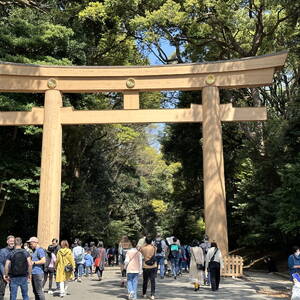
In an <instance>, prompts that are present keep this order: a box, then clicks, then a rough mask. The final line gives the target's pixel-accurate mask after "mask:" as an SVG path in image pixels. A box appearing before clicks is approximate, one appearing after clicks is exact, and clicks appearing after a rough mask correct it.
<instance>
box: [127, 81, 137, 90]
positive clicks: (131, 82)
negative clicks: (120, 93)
mask: <svg viewBox="0 0 300 300" xmlns="http://www.w3.org/2000/svg"><path fill="white" fill-rule="evenodd" d="M126 86H127V87H128V88H129V89H132V88H134V86H135V80H134V79H133V78H128V79H127V81H126Z"/></svg>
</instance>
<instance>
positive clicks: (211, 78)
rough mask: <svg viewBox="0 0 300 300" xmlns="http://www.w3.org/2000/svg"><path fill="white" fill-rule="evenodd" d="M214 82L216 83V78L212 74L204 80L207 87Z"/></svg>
mask: <svg viewBox="0 0 300 300" xmlns="http://www.w3.org/2000/svg"><path fill="white" fill-rule="evenodd" d="M215 81H216V77H215V76H214V75H213V74H209V75H208V76H207V77H206V80H205V82H206V83H207V84H209V85H211V84H214V83H215Z"/></svg>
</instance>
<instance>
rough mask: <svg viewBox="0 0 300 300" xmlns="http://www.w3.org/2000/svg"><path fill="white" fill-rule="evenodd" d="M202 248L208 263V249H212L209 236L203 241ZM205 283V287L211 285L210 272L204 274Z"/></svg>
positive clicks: (205, 236)
mask: <svg viewBox="0 0 300 300" xmlns="http://www.w3.org/2000/svg"><path fill="white" fill-rule="evenodd" d="M200 247H201V248H202V250H203V254H204V259H205V261H206V254H207V252H208V249H209V248H210V247H211V243H210V242H209V237H208V235H207V234H205V235H204V237H203V241H202V243H201V244H200ZM204 283H205V285H210V274H209V271H207V272H205V274H204Z"/></svg>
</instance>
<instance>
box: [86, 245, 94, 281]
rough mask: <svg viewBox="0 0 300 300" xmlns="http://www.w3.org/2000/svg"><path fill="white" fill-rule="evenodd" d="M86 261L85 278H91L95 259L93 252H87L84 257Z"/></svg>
mask: <svg viewBox="0 0 300 300" xmlns="http://www.w3.org/2000/svg"><path fill="white" fill-rule="evenodd" d="M84 261H85V276H89V275H90V274H92V266H93V263H94V260H93V257H92V255H91V250H87V251H86V253H85V255H84Z"/></svg>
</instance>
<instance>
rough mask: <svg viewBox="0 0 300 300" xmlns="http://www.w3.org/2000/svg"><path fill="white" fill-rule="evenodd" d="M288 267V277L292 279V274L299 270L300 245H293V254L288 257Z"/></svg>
mask: <svg viewBox="0 0 300 300" xmlns="http://www.w3.org/2000/svg"><path fill="white" fill-rule="evenodd" d="M288 268H289V272H290V276H291V277H290V279H291V280H292V281H293V274H294V273H299V272H300V247H299V246H294V247H293V254H291V255H290V256H289V258H288Z"/></svg>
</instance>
